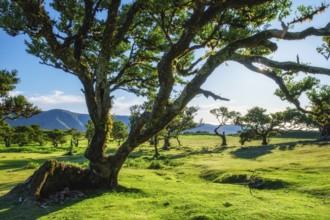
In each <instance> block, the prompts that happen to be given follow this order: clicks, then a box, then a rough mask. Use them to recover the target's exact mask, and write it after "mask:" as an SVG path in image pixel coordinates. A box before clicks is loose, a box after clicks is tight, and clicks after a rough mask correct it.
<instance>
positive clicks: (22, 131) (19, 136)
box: [12, 126, 34, 147]
mask: <svg viewBox="0 0 330 220" xmlns="http://www.w3.org/2000/svg"><path fill="white" fill-rule="evenodd" d="M33 133H34V131H33V129H32V128H31V126H17V127H14V135H13V141H12V142H13V144H18V146H20V147H22V146H24V145H27V144H29V143H31V142H32V141H33V135H34V134H33Z"/></svg>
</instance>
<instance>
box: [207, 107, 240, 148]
mask: <svg viewBox="0 0 330 220" xmlns="http://www.w3.org/2000/svg"><path fill="white" fill-rule="evenodd" d="M210 113H211V114H212V115H214V116H215V117H216V119H217V120H218V122H219V125H218V126H217V127H216V128H215V129H214V133H215V134H216V135H218V136H219V137H220V138H221V141H222V142H221V146H226V145H227V140H226V134H225V132H222V134H220V133H219V131H218V129H219V128H221V127H222V126H224V125H227V124H228V123H231V122H233V120H234V119H235V118H236V117H237V116H238V115H239V113H238V112H235V111H229V110H228V108H227V107H220V108H215V109H212V110H211V111H210Z"/></svg>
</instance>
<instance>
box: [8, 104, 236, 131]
mask: <svg viewBox="0 0 330 220" xmlns="http://www.w3.org/2000/svg"><path fill="white" fill-rule="evenodd" d="M113 117H114V118H115V120H120V121H123V122H124V123H125V124H126V125H128V124H129V116H127V115H114V116H113ZM89 119H90V116H89V115H88V114H81V113H75V112H70V111H67V110H62V109H52V110H49V111H44V112H42V113H40V114H38V115H34V116H33V117H31V118H19V119H17V120H14V121H11V120H8V121H7V122H8V123H9V124H10V126H12V127H15V126H20V125H26V126H30V125H33V124H37V125H40V127H41V128H42V129H44V130H52V129H55V128H57V129H60V130H67V129H70V128H76V129H78V130H79V131H86V128H85V124H86V123H87V121H88V120H89ZM215 128H216V125H212V124H204V125H203V126H200V127H197V128H193V129H189V130H187V132H193V133H195V132H198V131H200V132H208V133H212V134H213V133H214V129H215ZM239 130H240V127H239V126H237V125H225V126H223V127H221V128H220V129H219V132H221V133H222V132H223V131H224V132H226V134H236V133H237V132H238V131H239Z"/></svg>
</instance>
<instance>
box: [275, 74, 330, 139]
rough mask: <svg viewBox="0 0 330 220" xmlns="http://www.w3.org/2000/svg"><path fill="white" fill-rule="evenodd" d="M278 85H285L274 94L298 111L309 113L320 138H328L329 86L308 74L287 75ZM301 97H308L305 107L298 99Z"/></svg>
mask: <svg viewBox="0 0 330 220" xmlns="http://www.w3.org/2000/svg"><path fill="white" fill-rule="evenodd" d="M292 74H296V73H292ZM280 85H281V86H282V87H283V86H285V88H286V89H283V90H280V89H278V90H276V92H275V94H276V95H277V96H279V97H280V98H281V99H282V100H287V101H290V102H292V103H293V104H294V105H295V106H296V108H297V109H298V110H299V111H301V112H303V113H306V114H308V115H310V118H311V122H310V123H311V124H314V126H315V127H317V128H318V129H319V130H320V139H325V140H326V139H329V138H330V86H329V85H321V84H320V80H318V79H315V78H312V77H309V76H307V77H304V78H303V79H301V80H295V79H294V78H293V76H292V75H289V76H287V77H286V78H285V80H284V81H283V82H282V84H280ZM302 97H307V98H308V100H309V105H308V106H307V107H302V106H301V104H300V99H301V98H302Z"/></svg>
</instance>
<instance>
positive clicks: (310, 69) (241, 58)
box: [231, 53, 330, 76]
mask: <svg viewBox="0 0 330 220" xmlns="http://www.w3.org/2000/svg"><path fill="white" fill-rule="evenodd" d="M231 59H232V60H234V61H237V62H250V63H260V64H262V65H265V66H268V67H271V68H278V69H282V70H287V71H290V70H291V71H302V72H307V73H313V74H324V75H328V76H330V69H327V68H322V67H316V66H308V65H303V64H300V63H296V62H278V61H273V60H270V59H268V58H266V57H262V56H246V55H241V54H237V53H235V54H233V56H232V57H231Z"/></svg>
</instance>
